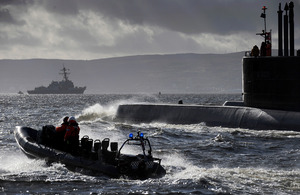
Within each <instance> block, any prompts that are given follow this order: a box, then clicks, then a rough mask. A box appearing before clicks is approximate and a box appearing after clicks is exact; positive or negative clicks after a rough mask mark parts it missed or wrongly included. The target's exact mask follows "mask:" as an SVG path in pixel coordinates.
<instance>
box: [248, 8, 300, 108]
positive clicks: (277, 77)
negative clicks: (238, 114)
mask: <svg viewBox="0 0 300 195" xmlns="http://www.w3.org/2000/svg"><path fill="white" fill-rule="evenodd" d="M266 9H267V8H266V7H265V6H264V7H263V8H262V10H263V13H262V14H261V17H262V18H264V24H265V25H264V26H265V29H264V30H262V33H258V34H257V35H261V36H263V37H264V41H263V42H262V44H261V47H260V49H258V47H257V46H254V47H253V49H252V51H251V52H246V54H245V57H244V58H243V100H244V105H245V106H249V107H256V108H267V109H275V110H287V111H298V112H300V50H298V51H297V54H296V56H295V49H294V4H293V2H290V3H289V4H287V3H286V4H285V7H284V11H283V10H281V4H279V10H278V12H277V13H278V56H272V54H271V51H272V50H271V31H270V32H267V31H266V13H265V11H266ZM283 12H284V14H285V15H284V17H283V18H284V21H283V22H284V25H283V28H284V29H282V13H283ZM282 30H283V32H284V33H283V34H284V37H283V39H282ZM288 32H289V40H288ZM282 40H283V42H284V44H283V45H284V48H282ZM288 45H289V46H290V49H289V48H288ZM283 49H284V51H283Z"/></svg>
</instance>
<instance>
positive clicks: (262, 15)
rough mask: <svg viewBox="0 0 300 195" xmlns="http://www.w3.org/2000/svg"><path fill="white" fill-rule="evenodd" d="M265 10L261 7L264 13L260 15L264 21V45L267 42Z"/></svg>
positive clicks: (264, 7)
mask: <svg viewBox="0 0 300 195" xmlns="http://www.w3.org/2000/svg"><path fill="white" fill-rule="evenodd" d="M266 9H267V7H266V6H263V8H262V10H263V11H264V12H263V13H262V14H261V15H260V17H262V18H263V19H264V26H265V30H264V31H263V33H264V38H265V43H266V42H267V36H266V33H267V20H266Z"/></svg>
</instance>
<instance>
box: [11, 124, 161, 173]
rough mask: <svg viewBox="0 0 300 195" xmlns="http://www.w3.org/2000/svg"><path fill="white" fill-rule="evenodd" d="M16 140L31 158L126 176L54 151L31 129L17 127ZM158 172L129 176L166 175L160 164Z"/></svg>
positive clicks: (116, 169)
mask: <svg viewBox="0 0 300 195" xmlns="http://www.w3.org/2000/svg"><path fill="white" fill-rule="evenodd" d="M14 134H15V139H16V142H17V143H18V145H19V147H20V148H21V150H22V151H23V152H24V153H25V154H26V155H27V156H28V157H31V158H39V159H45V160H46V161H47V162H58V163H62V164H65V165H66V166H69V167H78V168H83V169H85V170H89V171H91V172H92V173H93V175H95V174H99V175H100V174H105V175H107V176H109V177H113V178H119V177H121V176H126V174H123V173H121V172H120V168H119V167H118V166H116V165H112V164H108V163H105V162H103V161H102V160H93V159H90V158H86V157H84V156H77V155H76V156H75V155H72V154H70V153H67V152H65V151H61V150H57V149H53V148H51V147H47V146H45V145H43V144H39V143H38V131H37V130H35V129H32V128H29V127H20V126H17V127H16V129H15V132H14ZM155 166H156V170H157V171H156V172H155V173H147V174H146V175H145V174H140V175H134V174H131V175H130V174H127V176H129V177H130V178H133V179H147V178H158V177H162V176H164V175H165V173H166V172H165V170H164V169H163V168H162V167H161V165H159V164H155Z"/></svg>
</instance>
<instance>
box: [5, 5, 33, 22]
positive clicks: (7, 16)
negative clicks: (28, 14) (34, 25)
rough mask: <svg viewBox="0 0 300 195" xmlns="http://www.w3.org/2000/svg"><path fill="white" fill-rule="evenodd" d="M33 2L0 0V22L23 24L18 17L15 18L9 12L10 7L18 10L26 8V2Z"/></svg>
mask: <svg viewBox="0 0 300 195" xmlns="http://www.w3.org/2000/svg"><path fill="white" fill-rule="evenodd" d="M31 3H33V1H32V0H0V23H6V24H17V25H19V24H24V21H23V20H22V19H20V18H15V17H14V16H13V14H12V13H11V10H10V9H11V8H12V7H15V8H16V9H18V10H22V11H23V10H26V7H27V5H28V4H31Z"/></svg>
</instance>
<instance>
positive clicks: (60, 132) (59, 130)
mask: <svg viewBox="0 0 300 195" xmlns="http://www.w3.org/2000/svg"><path fill="white" fill-rule="evenodd" d="M68 119H69V117H68V116H66V117H65V118H64V119H63V123H62V124H61V125H60V126H59V127H56V128H55V132H56V140H57V148H63V146H64V137H65V134H66V130H67V127H68V125H69V122H68Z"/></svg>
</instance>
